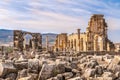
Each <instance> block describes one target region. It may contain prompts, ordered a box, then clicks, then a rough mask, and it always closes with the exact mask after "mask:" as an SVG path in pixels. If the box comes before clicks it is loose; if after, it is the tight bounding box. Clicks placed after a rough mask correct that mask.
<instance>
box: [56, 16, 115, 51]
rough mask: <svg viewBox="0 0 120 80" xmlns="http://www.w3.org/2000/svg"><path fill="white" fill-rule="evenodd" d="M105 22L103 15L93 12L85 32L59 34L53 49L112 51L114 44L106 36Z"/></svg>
mask: <svg viewBox="0 0 120 80" xmlns="http://www.w3.org/2000/svg"><path fill="white" fill-rule="evenodd" d="M107 27H108V26H107V23H106V22H105V19H104V15H99V14H95V15H93V16H92V17H91V18H90V21H89V23H88V27H87V29H86V32H84V33H81V32H80V29H77V33H72V34H70V35H67V34H63V33H62V34H59V35H58V36H57V38H56V42H55V49H58V50H63V49H65V50H74V51H114V48H115V47H114V44H113V42H111V41H110V40H109V39H108V36H107Z"/></svg>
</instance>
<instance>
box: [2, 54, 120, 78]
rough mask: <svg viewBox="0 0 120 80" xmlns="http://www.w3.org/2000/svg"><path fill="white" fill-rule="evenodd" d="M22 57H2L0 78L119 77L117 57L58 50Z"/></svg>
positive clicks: (21, 55) (119, 60) (119, 59)
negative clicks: (71, 53) (60, 52)
mask: <svg viewBox="0 0 120 80" xmlns="http://www.w3.org/2000/svg"><path fill="white" fill-rule="evenodd" d="M73 54H74V53H73ZM27 55H31V54H27ZM25 56H26V55H23V54H20V55H19V58H15V57H14V58H11V57H9V56H8V57H9V58H7V59H2V58H1V60H0V61H1V62H0V80H120V56H112V55H85V54H80V53H79V55H78V53H76V55H75V54H74V55H69V54H68V53H67V54H65V53H64V54H59V52H57V53H49V52H45V53H44V52H43V53H37V54H35V55H34V57H31V58H27V57H25Z"/></svg>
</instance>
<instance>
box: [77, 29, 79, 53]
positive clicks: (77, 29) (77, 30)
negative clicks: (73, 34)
mask: <svg viewBox="0 0 120 80" xmlns="http://www.w3.org/2000/svg"><path fill="white" fill-rule="evenodd" d="M77 33H78V48H79V49H78V51H80V29H77Z"/></svg>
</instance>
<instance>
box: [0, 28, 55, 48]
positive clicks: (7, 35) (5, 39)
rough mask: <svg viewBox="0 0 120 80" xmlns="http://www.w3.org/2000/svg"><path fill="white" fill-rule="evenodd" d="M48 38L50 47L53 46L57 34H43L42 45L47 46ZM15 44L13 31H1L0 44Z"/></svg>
mask: <svg viewBox="0 0 120 80" xmlns="http://www.w3.org/2000/svg"><path fill="white" fill-rule="evenodd" d="M46 36H48V40H49V43H50V45H53V43H54V41H55V38H56V36H57V34H55V33H43V34H42V44H43V46H44V45H45V41H46ZM11 42H13V30H7V29H0V43H3V44H6V43H11Z"/></svg>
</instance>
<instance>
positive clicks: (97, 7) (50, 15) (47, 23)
mask: <svg viewBox="0 0 120 80" xmlns="http://www.w3.org/2000/svg"><path fill="white" fill-rule="evenodd" d="M92 14H104V15H105V19H106V22H107V24H108V35H109V38H110V39H111V40H112V41H113V42H120V37H119V34H120V0H2V1H0V28H1V29H20V30H26V31H32V32H42V33H46V32H52V33H61V32H67V33H72V32H75V31H76V29H77V28H81V31H82V32H84V31H85V30H86V27H87V26H88V21H89V18H90V17H91V15H92Z"/></svg>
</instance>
